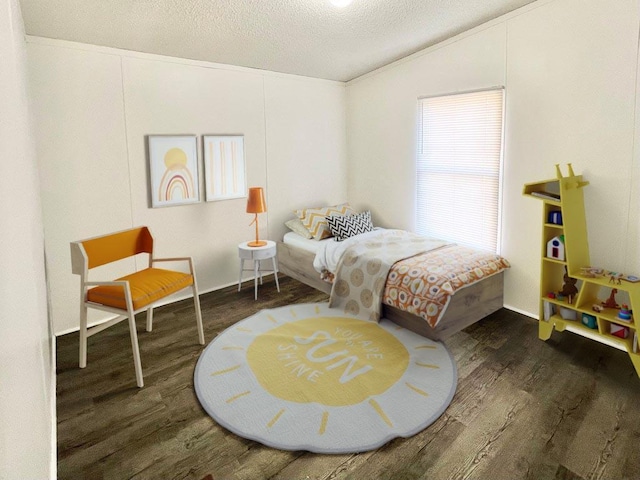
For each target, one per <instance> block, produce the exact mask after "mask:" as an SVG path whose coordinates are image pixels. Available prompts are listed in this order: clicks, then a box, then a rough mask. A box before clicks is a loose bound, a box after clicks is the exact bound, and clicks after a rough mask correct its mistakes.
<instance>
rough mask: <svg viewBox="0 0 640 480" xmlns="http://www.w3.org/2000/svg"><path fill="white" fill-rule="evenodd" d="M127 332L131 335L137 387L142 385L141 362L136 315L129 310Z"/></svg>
mask: <svg viewBox="0 0 640 480" xmlns="http://www.w3.org/2000/svg"><path fill="white" fill-rule="evenodd" d="M129 334H130V335H131V349H132V350H133V364H134V366H135V368H136V383H137V385H138V387H140V388H142V387H144V379H143V378H142V362H141V361H140V347H139V346H138V332H137V331H136V317H135V315H134V314H133V311H132V310H129Z"/></svg>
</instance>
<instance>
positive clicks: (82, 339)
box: [79, 302, 87, 368]
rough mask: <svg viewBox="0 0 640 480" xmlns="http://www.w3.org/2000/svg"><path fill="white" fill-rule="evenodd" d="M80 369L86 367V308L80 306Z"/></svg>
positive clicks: (83, 305)
mask: <svg viewBox="0 0 640 480" xmlns="http://www.w3.org/2000/svg"><path fill="white" fill-rule="evenodd" d="M79 363H80V368H84V367H86V366H87V306H86V305H85V304H84V302H82V305H81V306H80V359H79Z"/></svg>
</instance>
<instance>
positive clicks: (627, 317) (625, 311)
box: [618, 303, 631, 322]
mask: <svg viewBox="0 0 640 480" xmlns="http://www.w3.org/2000/svg"><path fill="white" fill-rule="evenodd" d="M618 318H619V319H620V320H624V321H625V322H630V321H631V310H629V305H627V304H626V303H623V304H622V307H620V311H619V312H618Z"/></svg>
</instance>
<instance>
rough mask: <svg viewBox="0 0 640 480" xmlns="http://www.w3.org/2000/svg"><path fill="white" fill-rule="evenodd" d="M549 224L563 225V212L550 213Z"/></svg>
mask: <svg viewBox="0 0 640 480" xmlns="http://www.w3.org/2000/svg"><path fill="white" fill-rule="evenodd" d="M547 220H548V222H549V223H552V224H553V225H562V212H559V211H553V212H549V217H548V218H547Z"/></svg>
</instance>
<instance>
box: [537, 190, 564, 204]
mask: <svg viewBox="0 0 640 480" xmlns="http://www.w3.org/2000/svg"><path fill="white" fill-rule="evenodd" d="M531 195H533V196H534V197H539V198H546V199H547V200H554V201H556V202H558V201H560V195H558V194H557V193H551V192H531Z"/></svg>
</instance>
